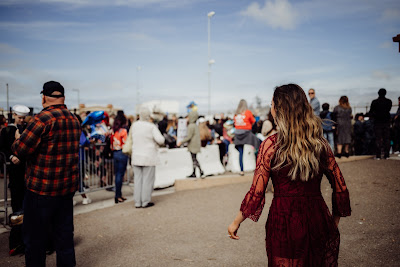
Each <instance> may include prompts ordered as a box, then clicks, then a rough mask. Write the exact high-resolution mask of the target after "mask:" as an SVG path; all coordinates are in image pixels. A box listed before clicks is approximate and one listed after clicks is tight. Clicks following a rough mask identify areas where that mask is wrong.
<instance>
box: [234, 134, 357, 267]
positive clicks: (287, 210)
mask: <svg viewBox="0 0 400 267" xmlns="http://www.w3.org/2000/svg"><path fill="white" fill-rule="evenodd" d="M276 139H277V135H276V134H275V135H273V136H271V137H269V138H268V139H266V140H265V141H264V142H263V143H262V144H261V146H260V150H259V155H258V157H257V167H256V170H255V172H254V178H253V184H252V185H251V188H250V190H249V192H248V193H247V194H246V196H245V198H244V200H243V202H242V205H241V207H240V210H241V211H242V214H243V216H244V217H245V218H250V219H252V220H253V221H258V219H259V218H260V215H261V212H262V210H263V207H264V204H265V190H266V188H267V184H268V180H269V177H271V179H272V183H273V185H274V198H273V200H272V204H271V207H270V210H269V214H268V220H267V223H266V225H265V229H266V250H267V255H268V266H270V267H272V266H280V267H294V266H318V267H320V266H337V265H338V263H337V261H338V255H339V243H340V236H339V231H338V229H337V227H336V225H335V223H334V219H333V216H332V215H331V214H330V212H329V209H328V207H327V206H326V203H325V201H324V199H323V197H322V195H321V190H320V186H321V179H322V176H323V175H324V174H325V175H326V177H327V178H328V180H329V182H330V184H331V186H332V189H333V193H332V206H333V207H332V213H333V215H335V216H341V217H345V216H349V215H350V214H351V209H350V199H349V192H348V190H347V188H346V184H345V181H344V179H343V176H342V173H341V172H340V169H339V167H338V165H337V163H336V161H335V157H334V156H333V154H332V151H331V150H330V149H328V150H327V151H326V153H324V155H322V156H321V168H320V169H321V171H320V173H319V174H318V175H317V176H316V177H313V178H312V179H310V180H308V181H307V182H303V181H300V180H295V181H292V180H291V178H290V177H288V172H289V168H288V167H285V168H282V169H280V170H278V171H271V169H272V168H271V167H272V166H271V161H272V159H273V157H274V154H275V150H276V147H275V144H276ZM272 162H273V161H272Z"/></svg>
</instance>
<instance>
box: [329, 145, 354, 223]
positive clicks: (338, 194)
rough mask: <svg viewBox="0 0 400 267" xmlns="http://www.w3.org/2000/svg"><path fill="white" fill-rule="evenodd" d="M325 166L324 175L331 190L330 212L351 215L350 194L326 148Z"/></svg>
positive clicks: (337, 214) (333, 157) (330, 153)
mask: <svg viewBox="0 0 400 267" xmlns="http://www.w3.org/2000/svg"><path fill="white" fill-rule="evenodd" d="M327 151H328V152H327V154H328V156H327V161H328V162H327V168H326V170H325V175H326V177H327V178H328V180H329V183H330V184H331V187H332V189H333V192H332V214H333V215H334V216H340V217H346V216H350V215H351V208H350V196H349V191H348V190H347V187H346V183H345V181H344V178H343V175H342V172H341V171H340V169H339V166H338V164H337V162H336V160H335V156H334V155H333V153H332V150H331V149H327Z"/></svg>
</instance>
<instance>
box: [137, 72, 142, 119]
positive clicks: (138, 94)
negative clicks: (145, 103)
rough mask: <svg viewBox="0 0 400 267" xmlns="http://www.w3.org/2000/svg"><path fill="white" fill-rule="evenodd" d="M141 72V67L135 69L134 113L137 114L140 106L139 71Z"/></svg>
mask: <svg viewBox="0 0 400 267" xmlns="http://www.w3.org/2000/svg"><path fill="white" fill-rule="evenodd" d="M141 70H142V67H141V66H138V67H137V68H136V107H135V109H136V113H137V114H139V105H140V75H139V74H140V71H141Z"/></svg>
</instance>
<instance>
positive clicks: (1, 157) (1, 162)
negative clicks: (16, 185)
mask: <svg viewBox="0 0 400 267" xmlns="http://www.w3.org/2000/svg"><path fill="white" fill-rule="evenodd" d="M8 164H9V163H7V157H6V155H5V154H4V153H3V152H0V168H1V171H2V173H3V175H4V176H3V186H4V187H3V198H0V203H2V204H3V207H2V208H1V209H0V212H4V220H3V221H2V224H4V225H8V184H7V165H8Z"/></svg>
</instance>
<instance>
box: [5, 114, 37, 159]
mask: <svg viewBox="0 0 400 267" xmlns="http://www.w3.org/2000/svg"><path fill="white" fill-rule="evenodd" d="M43 131H44V124H43V123H42V122H41V121H40V120H38V119H34V120H31V121H30V122H29V124H28V126H27V127H26V129H25V131H24V132H23V133H22V134H21V137H20V138H19V139H17V140H15V141H14V143H13V145H12V146H11V149H12V151H13V153H14V155H16V156H17V157H18V158H22V157H26V156H28V155H30V154H33V153H34V152H35V150H36V148H37V147H38V145H39V144H40V141H41V137H42V133H43Z"/></svg>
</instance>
